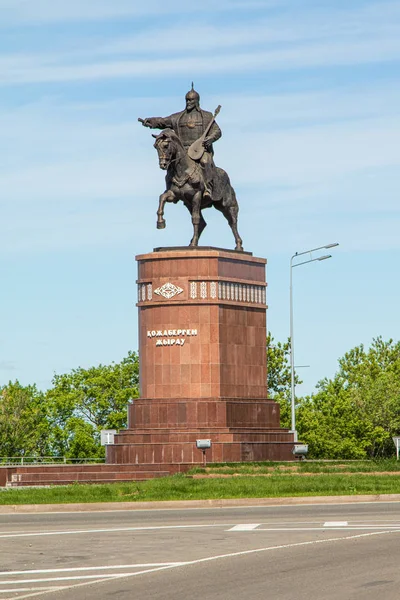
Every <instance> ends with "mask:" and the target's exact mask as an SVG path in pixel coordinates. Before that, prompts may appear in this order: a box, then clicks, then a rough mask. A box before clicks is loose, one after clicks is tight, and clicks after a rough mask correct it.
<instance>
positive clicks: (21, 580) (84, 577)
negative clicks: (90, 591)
mask: <svg viewBox="0 0 400 600" xmlns="http://www.w3.org/2000/svg"><path fill="white" fill-rule="evenodd" d="M121 575H125V573H103V574H102V575H101V577H104V578H107V579H112V578H113V577H120V576H121ZM98 577H99V575H70V576H69V577H48V578H47V579H15V580H14V581H13V582H12V583H13V584H14V585H17V584H18V583H45V582H47V581H67V580H70V579H97V578H98ZM0 585H10V582H9V581H0Z"/></svg>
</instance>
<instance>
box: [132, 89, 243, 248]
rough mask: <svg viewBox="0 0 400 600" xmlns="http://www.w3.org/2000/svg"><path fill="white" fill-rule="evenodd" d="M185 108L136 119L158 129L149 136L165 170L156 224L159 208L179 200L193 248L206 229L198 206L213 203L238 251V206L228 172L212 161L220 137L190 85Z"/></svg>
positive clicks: (160, 216) (161, 215)
mask: <svg viewBox="0 0 400 600" xmlns="http://www.w3.org/2000/svg"><path fill="white" fill-rule="evenodd" d="M185 100H186V108H185V110H183V111H181V112H178V113H175V114H173V115H170V116H169V117H149V118H146V119H139V121H140V122H141V123H142V125H143V126H144V127H149V128H150V129H162V130H163V131H161V133H160V134H158V135H154V134H153V137H154V138H155V139H156V141H155V144H154V147H155V149H156V150H157V153H158V159H159V165H160V168H161V169H163V170H164V171H167V174H166V177H165V181H166V190H165V192H164V193H163V194H161V196H160V201H159V205H158V210H157V228H158V229H164V227H165V226H166V222H165V219H164V206H165V203H166V202H174V203H175V204H176V203H177V202H178V201H179V200H182V201H183V203H184V205H185V206H186V208H187V209H188V210H189V212H190V214H191V216H192V224H193V237H192V239H191V241H190V246H198V244H199V238H200V236H201V234H202V232H203V230H204V228H205V227H206V225H207V223H206V222H205V220H204V217H203V214H202V210H203V208H208V207H209V206H214V207H215V208H216V209H218V210H219V211H221V212H222V214H223V215H224V217H225V218H226V219H227V221H228V223H229V225H230V227H231V229H232V233H233V235H234V237H235V242H236V247H235V250H237V251H243V246H242V240H241V237H240V235H239V233H238V230H237V220H238V212H239V205H238V202H237V200H236V195H235V190H234V189H233V187H232V186H231V183H230V181H229V177H228V174H227V173H226V172H225V171H224V170H223V169H220V168H219V167H216V166H215V164H214V158H213V156H214V150H213V143H214V142H216V141H217V140H218V139H219V138H220V137H221V130H220V128H219V127H218V125H217V123H216V121H215V118H216V116H217V115H218V113H219V111H220V109H221V107H220V106H218V108H217V109H216V111H215V113H214V115H213V114H212V113H210V112H208V111H205V110H203V109H201V108H200V96H199V94H198V93H197V92H196V91H195V90H194V89H193V83H192V89H191V90H190V91H189V92H188V93H187V94H186V96H185Z"/></svg>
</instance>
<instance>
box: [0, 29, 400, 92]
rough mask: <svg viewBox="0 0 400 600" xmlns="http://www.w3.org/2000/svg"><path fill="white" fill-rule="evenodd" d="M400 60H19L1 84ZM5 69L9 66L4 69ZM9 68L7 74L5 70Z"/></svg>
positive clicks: (358, 56)
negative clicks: (53, 62) (28, 62)
mask: <svg viewBox="0 0 400 600" xmlns="http://www.w3.org/2000/svg"><path fill="white" fill-rule="evenodd" d="M399 59H400V38H398V37H394V38H385V39H379V40H370V41H365V40H363V41H358V42H357V41H354V42H349V43H344V44H336V43H331V44H326V43H321V44H309V45H307V46H302V47H300V48H294V49H282V50H271V51H261V52H245V53H236V54H234V53H229V54H226V55H221V54H220V55H219V57H218V58H215V59H214V60H212V61H210V58H209V57H208V56H207V57H197V56H189V57H188V56H187V57H185V58H170V59H168V58H164V59H161V60H157V59H155V60H120V61H112V62H111V61H106V62H102V63H96V64H95V63H87V64H74V65H64V64H59V65H54V66H50V65H48V63H47V62H46V59H43V58H39V59H38V60H37V62H36V64H32V65H31V66H25V65H21V58H20V57H18V56H17V57H16V62H15V64H14V63H13V59H12V57H8V58H7V59H6V60H5V61H4V62H3V68H2V73H1V74H0V84H3V85H7V84H24V83H50V82H67V81H70V82H72V81H83V80H84V81H89V80H92V81H93V80H100V79H120V78H127V77H129V78H153V77H167V76H171V75H183V74H192V73H193V74H195V75H197V76H198V75H204V74H208V75H210V74H218V73H223V74H224V75H228V74H229V75H232V74H234V73H246V72H249V71H257V72H259V73H260V72H268V71H284V70H288V69H304V68H310V67H329V66H349V65H352V64H354V65H362V64H371V63H372V64H374V63H382V62H388V61H393V60H399ZM7 63H8V65H7ZM7 67H8V68H7Z"/></svg>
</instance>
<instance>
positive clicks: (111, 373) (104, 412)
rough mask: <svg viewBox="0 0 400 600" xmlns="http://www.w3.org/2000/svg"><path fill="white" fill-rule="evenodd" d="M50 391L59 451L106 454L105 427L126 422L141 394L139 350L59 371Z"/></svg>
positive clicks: (55, 444) (54, 436) (55, 446)
mask: <svg viewBox="0 0 400 600" xmlns="http://www.w3.org/2000/svg"><path fill="white" fill-rule="evenodd" d="M52 383H53V387H52V388H51V389H50V390H49V391H48V392H47V394H46V401H47V402H48V404H49V408H50V411H51V421H52V423H51V424H52V429H51V444H52V448H53V451H54V453H55V454H57V455H63V456H67V457H70V458H78V457H82V458H83V457H86V458H88V457H90V456H103V455H104V449H103V448H102V447H101V446H100V430H101V429H121V428H123V427H125V426H126V419H127V406H128V404H129V401H130V400H132V399H134V398H137V397H138V395H139V359H138V355H137V354H136V353H135V352H129V354H128V356H127V357H126V358H124V359H123V360H122V361H121V362H120V363H112V364H111V365H101V364H100V365H98V366H97V367H90V368H89V369H83V368H81V367H79V368H77V369H73V370H72V371H71V373H66V374H63V375H55V376H54V378H53V381H52Z"/></svg>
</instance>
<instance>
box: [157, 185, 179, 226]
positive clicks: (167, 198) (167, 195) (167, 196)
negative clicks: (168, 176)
mask: <svg viewBox="0 0 400 600" xmlns="http://www.w3.org/2000/svg"><path fill="white" fill-rule="evenodd" d="M174 200H175V196H174V194H173V193H172V192H171V190H167V191H166V192H164V193H163V194H161V196H160V201H159V203H158V210H157V229H165V227H166V225H167V224H166V221H165V219H164V206H165V203H166V202H174Z"/></svg>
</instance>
